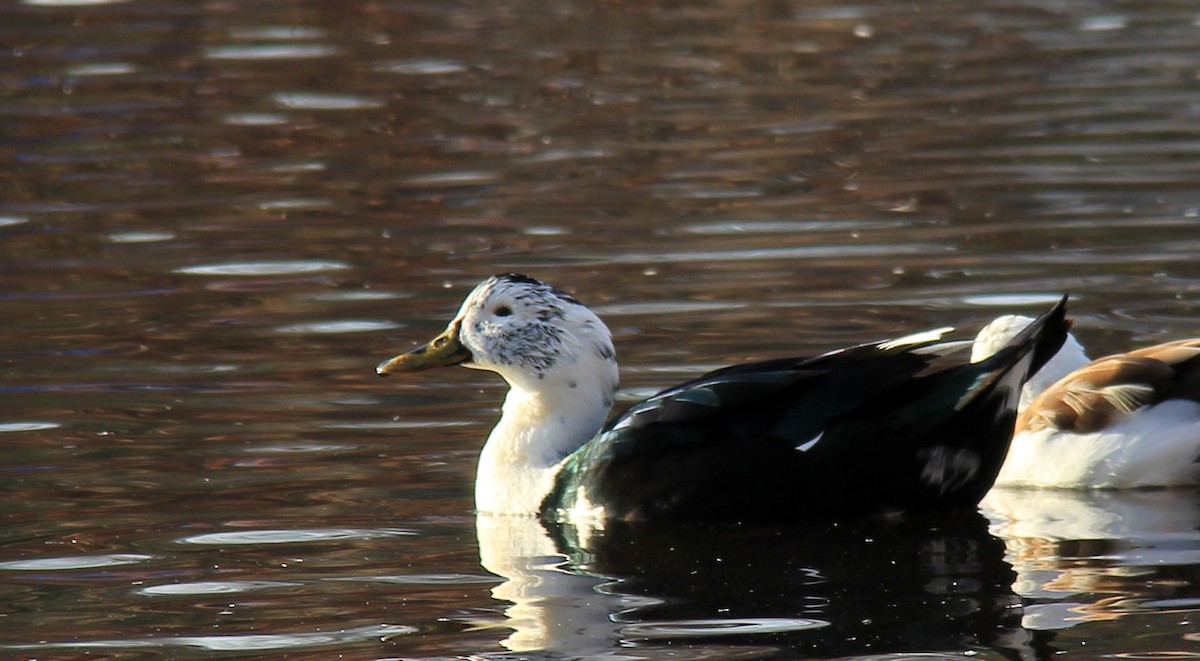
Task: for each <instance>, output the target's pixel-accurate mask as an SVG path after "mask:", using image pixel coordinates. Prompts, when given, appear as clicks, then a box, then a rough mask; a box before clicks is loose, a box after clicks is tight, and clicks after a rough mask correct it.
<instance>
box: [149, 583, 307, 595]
mask: <svg viewBox="0 0 1200 661" xmlns="http://www.w3.org/2000/svg"><path fill="white" fill-rule="evenodd" d="M303 585H304V584H303V583H295V582H291V581H197V582H195V583H171V584H168V585H152V586H150V587H146V588H142V589H141V590H138V594H145V595H151V596H173V595H197V594H236V593H240V592H253V591H256V590H270V589H272V588H293V587H301V586H303Z"/></svg>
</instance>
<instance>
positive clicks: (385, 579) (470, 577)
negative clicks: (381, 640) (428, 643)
mask: <svg viewBox="0 0 1200 661" xmlns="http://www.w3.org/2000/svg"><path fill="white" fill-rule="evenodd" d="M325 580H327V581H330V582H347V583H388V584H394V585H477V584H491V583H498V582H500V581H501V580H502V579H500V578H497V577H495V576H485V575H483V574H409V575H407V576H337V577H334V578H328V579H325Z"/></svg>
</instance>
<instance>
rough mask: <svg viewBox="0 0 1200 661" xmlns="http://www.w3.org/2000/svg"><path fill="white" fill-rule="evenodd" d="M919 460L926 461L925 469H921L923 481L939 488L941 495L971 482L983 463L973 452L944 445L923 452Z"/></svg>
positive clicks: (919, 454)
mask: <svg viewBox="0 0 1200 661" xmlns="http://www.w3.org/2000/svg"><path fill="white" fill-rule="evenodd" d="M917 458H919V459H922V460H924V461H925V467H924V468H922V469H921V481H923V482H925V484H928V485H929V486H932V487H937V489H938V493H941V494H946V493H947V492H950V491H955V490H957V489H959V488H961V487H962V486H964V485H966V484H967V483H968V482H970V481H971V479H972V478H974V477H975V474H976V473H978V472H979V466H980V464H981V463H982V462H981V461H980V459H979V455H977V454H975V453H974V452H972V451H971V450H968V449H966V448H957V449H956V448H948V447H946V446H944V445H938V446H936V447H932V448H926V449H924V450H921V452H920V453H918V454H917Z"/></svg>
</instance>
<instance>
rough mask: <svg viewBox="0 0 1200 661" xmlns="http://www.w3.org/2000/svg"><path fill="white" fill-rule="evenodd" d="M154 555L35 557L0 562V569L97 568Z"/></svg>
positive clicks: (139, 560) (131, 561) (113, 565)
mask: <svg viewBox="0 0 1200 661" xmlns="http://www.w3.org/2000/svg"><path fill="white" fill-rule="evenodd" d="M153 559H154V556H152V555H142V554H140V553H110V554H107V555H67V556H61V557H58V558H34V559H31V560H10V561H8V562H0V569H7V570H13V571H61V570H66V569H95V568H97V567H115V566H118V565H132V564H137V563H139V562H145V561H147V560H153Z"/></svg>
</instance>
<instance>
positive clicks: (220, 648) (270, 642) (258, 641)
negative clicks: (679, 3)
mask: <svg viewBox="0 0 1200 661" xmlns="http://www.w3.org/2000/svg"><path fill="white" fill-rule="evenodd" d="M417 631H418V630H417V629H416V627H409V626H404V625H400V624H376V625H370V626H365V627H359V628H357V629H338V630H335V631H311V632H304V633H286V634H241V635H238V634H234V635H224V636H172V637H169V638H168V637H162V638H126V639H119V638H118V639H112V640H81V641H72V642H63V643H35V644H29V645H9V646H7V647H8V649H25V650H31V649H123V648H141V649H146V648H152V649H162V648H170V647H195V648H199V649H203V650H208V651H212V652H246V651H254V650H279V649H296V648H309V647H325V646H329V645H340V644H344V643H354V642H366V641H370V640H383V639H387V638H390V637H392V636H399V635H405V634H412V633H417Z"/></svg>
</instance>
